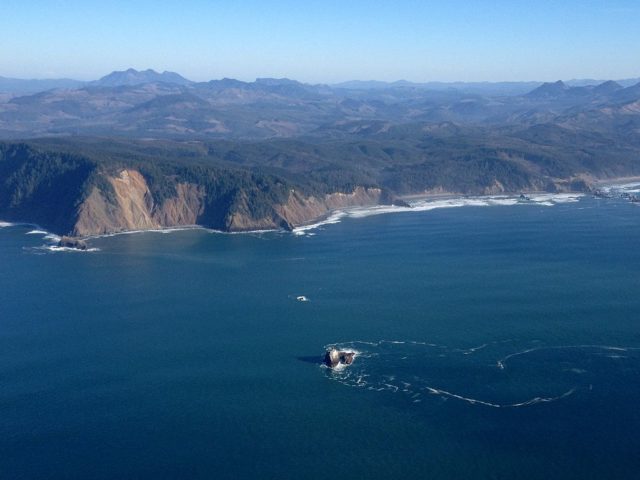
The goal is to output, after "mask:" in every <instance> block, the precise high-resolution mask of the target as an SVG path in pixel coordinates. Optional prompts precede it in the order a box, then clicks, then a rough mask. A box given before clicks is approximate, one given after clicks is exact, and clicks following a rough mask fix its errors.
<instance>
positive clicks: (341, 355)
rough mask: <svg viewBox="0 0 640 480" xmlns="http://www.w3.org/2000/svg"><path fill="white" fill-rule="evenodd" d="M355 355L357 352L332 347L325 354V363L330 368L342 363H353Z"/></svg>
mask: <svg viewBox="0 0 640 480" xmlns="http://www.w3.org/2000/svg"><path fill="white" fill-rule="evenodd" d="M355 356H356V354H355V352H347V351H342V350H338V349H337V348H330V349H329V350H327V352H326V353H325V354H324V364H325V365H326V366H327V367H329V368H336V367H338V366H340V365H351V364H352V363H353V359H354V358H355Z"/></svg>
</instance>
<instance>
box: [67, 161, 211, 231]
mask: <svg viewBox="0 0 640 480" xmlns="http://www.w3.org/2000/svg"><path fill="white" fill-rule="evenodd" d="M106 180H107V181H108V182H109V184H110V185H111V187H112V189H113V191H112V192H104V191H101V190H100V189H99V188H98V187H97V186H94V187H93V189H92V190H91V193H90V194H89V195H88V197H87V198H86V199H85V200H84V202H82V204H81V205H80V207H79V209H78V220H77V222H76V224H75V228H74V231H73V234H74V235H77V236H89V235H101V234H105V233H115V232H123V231H131V230H153V229H159V228H165V227H175V226H181V225H195V224H196V223H197V220H198V217H199V215H200V214H201V213H202V211H203V209H204V192H203V189H202V188H201V187H198V186H197V185H193V184H188V183H179V184H177V186H176V196H175V197H170V198H168V199H166V200H165V201H164V202H163V203H162V204H161V205H156V204H155V203H154V201H153V196H152V195H151V191H150V190H149V186H148V184H147V181H146V180H145V178H144V177H143V176H142V175H141V174H140V173H139V172H138V171H136V170H122V171H121V172H120V174H119V175H118V176H114V177H110V176H106Z"/></svg>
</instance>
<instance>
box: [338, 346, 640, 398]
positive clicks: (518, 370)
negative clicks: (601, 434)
mask: <svg viewBox="0 0 640 480" xmlns="http://www.w3.org/2000/svg"><path fill="white" fill-rule="evenodd" d="M514 342H515V340H512V339H509V340H498V341H493V342H486V343H483V344H481V345H477V346H474V347H471V348H457V347H449V346H446V345H438V344H436V343H432V342H428V341H421V340H379V341H368V340H356V341H351V342H343V343H334V344H330V345H328V346H327V348H328V347H335V348H338V349H341V350H350V349H355V348H357V349H358V361H357V362H356V361H354V363H353V364H352V365H350V366H348V367H346V368H343V369H342V370H338V371H332V372H331V375H330V376H329V379H330V380H333V381H336V382H338V383H341V384H343V385H345V386H349V387H352V388H360V389H364V390H367V391H371V392H387V393H393V394H400V395H402V396H403V397H405V398H406V399H407V401H409V402H410V403H411V404H417V403H422V400H423V395H425V394H428V395H430V396H436V397H440V398H442V399H454V400H458V401H461V402H464V403H466V404H469V405H474V406H483V407H489V408H520V407H530V406H533V405H539V404H548V403H552V402H556V401H561V400H563V399H566V398H567V397H570V396H571V395H573V394H575V393H576V392H578V391H581V392H591V391H593V385H594V383H595V382H597V381H606V379H605V378H604V377H603V375H609V374H615V373H616V372H619V373H621V374H624V368H625V367H624V365H628V362H629V361H640V355H639V354H638V352H639V351H640V348H639V347H621V346H614V345H560V346H543V345H540V344H539V342H536V341H530V342H528V343H529V344H530V345H531V344H533V345H531V346H530V347H529V348H524V349H522V350H519V351H515V352H513V350H514V348H513V345H514ZM505 349H511V350H512V353H508V354H507V355H505V354H504V353H505V352H504V350H505ZM576 350H578V351H579V354H577V355H576V354H575V353H569V352H571V351H576ZM544 351H546V352H547V353H544V354H543V355H542V356H540V355H535V356H532V357H531V358H530V359H528V360H527V361H526V362H520V363H519V364H518V365H517V366H514V367H513V368H512V371H510V372H509V374H504V373H502V370H505V369H506V367H507V364H508V362H509V361H511V360H512V359H513V358H516V357H522V356H526V355H528V354H532V353H534V352H544ZM603 352H604V353H603ZM607 352H610V353H615V354H616V355H617V354H619V353H621V352H627V356H625V360H624V362H627V363H626V364H623V363H621V364H620V365H621V368H622V370H610V368H611V364H607V369H606V370H603V369H598V364H597V363H596V362H599V361H598V360H597V358H610V356H611V355H605V353H607ZM632 352H633V353H632ZM500 353H502V355H501V356H500ZM576 353H578V352H576ZM496 357H497V358H498V360H496ZM602 361H604V360H602ZM621 361H622V360H621ZM494 365H497V366H498V367H499V370H496V369H495V368H494V367H493V366H494ZM600 365H602V364H601V363H600ZM613 368H618V367H616V366H614V367H613ZM451 372H455V373H456V374H455V375H453V376H452V375H451ZM465 372H468V377H467V378H465V375H466V373H465ZM602 372H607V373H602ZM518 397H520V398H518ZM523 397H524V398H523ZM422 404H423V405H425V403H422Z"/></svg>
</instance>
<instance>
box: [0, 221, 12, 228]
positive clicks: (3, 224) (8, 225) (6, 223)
mask: <svg viewBox="0 0 640 480" xmlns="http://www.w3.org/2000/svg"><path fill="white" fill-rule="evenodd" d="M14 225H15V223H10V222H0V228H5V227H13V226H14Z"/></svg>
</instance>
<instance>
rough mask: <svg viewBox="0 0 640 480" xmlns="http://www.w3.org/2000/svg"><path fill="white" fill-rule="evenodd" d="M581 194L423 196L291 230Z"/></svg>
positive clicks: (550, 201)
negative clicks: (352, 219)
mask: <svg viewBox="0 0 640 480" xmlns="http://www.w3.org/2000/svg"><path fill="white" fill-rule="evenodd" d="M583 196H584V195H583V194H581V193H544V194H543V193H541V194H534V195H531V196H529V197H527V198H526V199H522V198H520V196H514V195H492V196H474V197H450V198H422V199H416V200H411V201H410V202H409V205H410V207H403V206H396V205H375V206H372V207H354V208H349V209H345V210H338V211H336V212H334V213H333V214H331V215H330V216H329V217H327V218H326V219H324V220H322V221H320V222H317V223H313V224H310V225H304V226H301V227H296V228H294V229H293V233H294V234H295V235H309V232H310V231H312V230H315V229H317V228H320V227H322V226H324V225H331V224H335V223H339V222H340V221H342V219H344V218H365V217H370V216H373V215H386V214H390V213H410V212H426V211H430V210H436V209H439V208H460V207H492V206H514V205H542V206H549V207H552V206H554V205H557V204H562V203H573V202H577V201H579V200H580V198H581V197H583Z"/></svg>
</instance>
